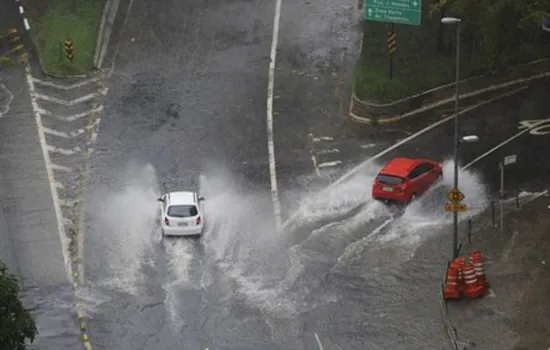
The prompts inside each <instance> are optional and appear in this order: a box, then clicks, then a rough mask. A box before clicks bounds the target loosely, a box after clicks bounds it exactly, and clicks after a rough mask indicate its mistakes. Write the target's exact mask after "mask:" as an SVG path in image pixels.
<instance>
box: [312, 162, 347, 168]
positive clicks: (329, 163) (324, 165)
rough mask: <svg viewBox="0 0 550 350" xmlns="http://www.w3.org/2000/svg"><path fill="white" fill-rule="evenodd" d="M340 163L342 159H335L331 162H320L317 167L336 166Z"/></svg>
mask: <svg viewBox="0 0 550 350" xmlns="http://www.w3.org/2000/svg"><path fill="white" fill-rule="evenodd" d="M340 164H342V161H341V160H335V161H332V162H324V163H321V164H319V165H317V167H318V168H320V169H321V168H333V167H335V166H338V165H340Z"/></svg>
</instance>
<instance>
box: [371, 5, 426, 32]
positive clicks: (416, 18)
mask: <svg viewBox="0 0 550 350" xmlns="http://www.w3.org/2000/svg"><path fill="white" fill-rule="evenodd" d="M421 15H422V0H366V6H365V19H366V20H369V21H378V22H389V23H397V24H409V25H413V26H418V25H420V18H421Z"/></svg>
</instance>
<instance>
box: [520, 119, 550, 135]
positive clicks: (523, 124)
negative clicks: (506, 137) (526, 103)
mask: <svg viewBox="0 0 550 350" xmlns="http://www.w3.org/2000/svg"><path fill="white" fill-rule="evenodd" d="M541 122H543V123H541ZM549 122H550V119H538V120H522V121H520V122H519V124H520V126H519V127H518V129H520V130H521V129H524V128H528V129H529V130H531V132H530V134H531V135H534V136H540V135H548V134H550V130H545V129H547V128H550V124H548V123H549ZM535 124H538V125H540V124H545V125H541V126H537V127H534V126H535Z"/></svg>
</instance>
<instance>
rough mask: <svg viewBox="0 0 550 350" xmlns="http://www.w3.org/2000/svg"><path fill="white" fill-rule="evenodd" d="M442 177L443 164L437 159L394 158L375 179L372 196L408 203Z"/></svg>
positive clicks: (377, 198) (383, 199)
mask: <svg viewBox="0 0 550 350" xmlns="http://www.w3.org/2000/svg"><path fill="white" fill-rule="evenodd" d="M442 177H443V171H442V170H441V165H440V164H439V163H438V162H436V161H433V160H429V159H422V158H405V157H399V158H394V159H393V160H391V161H390V162H389V163H388V164H386V166H385V167H384V168H383V169H382V170H381V171H380V173H379V174H378V176H377V177H376V179H374V183H373V184H372V197H373V198H374V199H376V200H382V201H388V202H398V203H401V204H407V203H409V202H410V201H412V200H413V199H415V198H416V197H418V196H420V195H421V194H422V193H424V192H426V191H427V190H428V188H430V187H431V186H432V185H433V184H434V183H435V182H436V181H437V180H438V179H440V178H442Z"/></svg>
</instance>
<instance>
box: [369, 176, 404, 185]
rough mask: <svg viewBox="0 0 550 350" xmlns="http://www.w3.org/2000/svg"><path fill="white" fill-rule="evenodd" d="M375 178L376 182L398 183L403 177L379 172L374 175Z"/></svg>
mask: <svg viewBox="0 0 550 350" xmlns="http://www.w3.org/2000/svg"><path fill="white" fill-rule="evenodd" d="M376 180H378V182H380V183H383V184H385V185H400V184H402V183H403V179H402V178H400V177H399V176H392V175H385V174H380V175H378V177H376Z"/></svg>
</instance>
